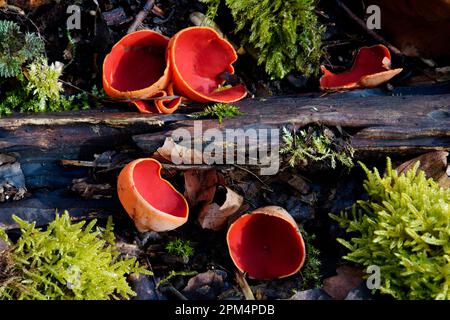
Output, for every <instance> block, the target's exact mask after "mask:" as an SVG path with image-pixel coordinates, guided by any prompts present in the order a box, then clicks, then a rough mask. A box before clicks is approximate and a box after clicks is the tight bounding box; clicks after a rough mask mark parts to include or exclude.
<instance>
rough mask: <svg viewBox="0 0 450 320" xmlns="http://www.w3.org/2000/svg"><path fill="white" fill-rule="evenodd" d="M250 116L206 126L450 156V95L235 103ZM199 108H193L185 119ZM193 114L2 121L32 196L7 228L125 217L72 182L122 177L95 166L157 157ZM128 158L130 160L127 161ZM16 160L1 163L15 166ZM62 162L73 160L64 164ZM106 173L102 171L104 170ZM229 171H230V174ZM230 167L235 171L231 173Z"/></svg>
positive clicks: (6, 213) (3, 212)
mask: <svg viewBox="0 0 450 320" xmlns="http://www.w3.org/2000/svg"><path fill="white" fill-rule="evenodd" d="M236 105H238V106H239V107H240V109H241V111H242V112H243V113H244V115H243V116H240V117H236V118H232V119H224V121H223V123H222V124H220V125H219V124H218V121H217V119H209V120H202V122H201V124H202V131H203V132H204V131H205V130H207V129H210V128H217V129H219V130H225V129H243V130H246V129H250V128H253V129H258V128H266V129H270V128H277V129H279V128H281V127H284V126H291V127H295V128H300V127H303V126H306V125H308V124H313V123H321V124H324V125H327V126H331V127H339V128H342V130H343V131H345V132H347V133H349V134H350V135H351V137H352V139H351V140H352V145H353V147H354V148H355V150H356V155H357V156H362V155H365V154H366V153H368V154H372V155H373V154H375V155H377V154H389V153H394V154H397V153H399V154H416V153H423V152H424V151H428V150H430V151H432V150H433V151H434V150H444V151H449V150H450V94H440V95H429V96H368V97H353V96H351V95H350V96H349V95H341V94H335V95H329V96H325V97H321V98H310V97H301V96H291V97H273V98H267V99H246V100H244V101H241V102H239V103H236ZM190 110H193V111H195V110H196V109H195V108H194V107H189V108H187V109H184V110H180V111H181V112H186V111H190ZM193 124H194V120H193V119H192V118H191V117H189V115H187V114H183V113H177V114H172V115H143V114H139V113H136V112H121V111H118V110H103V111H99V110H91V111H80V112H67V113H54V114H52V113H48V114H29V115H26V114H20V115H14V116H11V117H3V118H0V154H9V155H11V154H13V155H14V157H16V158H17V161H18V162H19V163H20V167H21V169H22V172H23V175H24V177H25V185H26V189H27V190H28V192H29V193H30V196H27V197H25V198H24V199H22V200H20V201H7V202H5V203H1V204H0V225H3V226H6V227H7V228H9V229H11V228H15V227H16V225H15V224H14V221H13V220H12V218H11V216H12V215H14V214H17V215H19V216H21V217H23V218H25V219H27V220H36V221H38V224H40V225H42V224H45V223H47V222H48V221H51V219H53V217H54V214H55V210H56V209H58V210H59V211H60V212H61V211H62V210H65V209H68V210H69V211H70V213H71V214H72V215H73V216H74V217H79V218H80V219H81V218H83V217H99V216H100V217H101V216H105V215H110V214H114V213H117V212H118V211H119V212H120V208H121V206H120V203H119V202H118V201H117V199H115V197H113V198H112V199H100V200H93V199H83V198H81V196H80V195H77V194H76V193H75V192H73V191H71V190H70V188H71V186H72V181H73V180H74V179H81V178H85V177H86V176H88V173H89V172H90V171H92V170H118V169H120V167H119V166H117V167H115V166H113V167H112V168H111V167H108V165H106V166H105V165H103V164H101V165H98V162H96V165H94V164H93V163H94V162H93V161H95V159H96V156H95V155H99V154H102V153H103V152H105V151H115V152H117V153H119V154H121V155H122V154H128V152H130V157H131V158H133V157H139V156H151V155H152V154H153V153H154V151H156V150H157V149H158V148H159V147H161V146H162V145H163V143H164V141H165V139H166V137H170V136H171V134H172V133H173V132H174V130H176V129H177V128H184V129H187V130H188V131H191V132H192V131H193ZM125 157H126V156H125ZM8 159H10V158H9V157H6V158H5V157H3V158H2V159H0V160H1V161H0V162H2V163H8V162H10V160H11V159H10V160H8ZM62 160H70V161H69V162H64V161H63V163H64V165H62V164H61V161H62ZM102 166H103V169H102V168H99V167H102ZM211 168H215V169H218V168H222V167H220V166H219V167H218V166H208V165H205V164H194V165H184V166H178V165H172V164H170V165H167V168H166V169H184V170H190V169H198V170H210V169H211ZM224 168H225V167H224ZM227 168H230V166H228V167H227Z"/></svg>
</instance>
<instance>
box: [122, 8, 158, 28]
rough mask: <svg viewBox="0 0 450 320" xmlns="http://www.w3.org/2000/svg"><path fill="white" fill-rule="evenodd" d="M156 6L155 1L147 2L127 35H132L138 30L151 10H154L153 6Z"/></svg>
mask: <svg viewBox="0 0 450 320" xmlns="http://www.w3.org/2000/svg"><path fill="white" fill-rule="evenodd" d="M154 4H155V0H147V2H146V3H145V5H144V8H143V9H142V10H141V11H140V12H139V13H138V14H137V16H136V19H135V20H134V22H133V23H132V24H131V26H130V27H129V28H128V31H127V33H131V32H134V31H136V30H137V28H138V27H139V26H140V25H141V24H142V22H143V21H144V20H145V18H146V17H147V16H148V13H149V12H150V10H152V8H153V5H154Z"/></svg>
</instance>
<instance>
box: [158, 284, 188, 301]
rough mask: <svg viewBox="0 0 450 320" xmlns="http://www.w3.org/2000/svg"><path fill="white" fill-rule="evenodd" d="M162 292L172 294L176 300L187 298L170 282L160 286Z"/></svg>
mask: <svg viewBox="0 0 450 320" xmlns="http://www.w3.org/2000/svg"><path fill="white" fill-rule="evenodd" d="M161 289H162V291H163V292H164V293H166V292H169V293H171V294H173V295H174V296H175V297H176V298H177V299H178V300H188V298H186V296H184V295H183V294H182V293H181V292H180V291H178V290H177V289H175V288H174V286H172V285H171V284H168V285H166V286H164V287H163V288H161Z"/></svg>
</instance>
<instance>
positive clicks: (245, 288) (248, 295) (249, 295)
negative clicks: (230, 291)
mask: <svg viewBox="0 0 450 320" xmlns="http://www.w3.org/2000/svg"><path fill="white" fill-rule="evenodd" d="M236 281H237V283H238V285H239V287H241V290H242V293H243V294H244V297H245V299H247V300H255V296H254V295H253V292H252V289H251V288H250V286H249V285H248V283H247V280H245V277H244V275H243V274H242V273H241V272H240V271H239V270H238V271H236Z"/></svg>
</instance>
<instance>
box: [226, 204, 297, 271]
mask: <svg viewBox="0 0 450 320" xmlns="http://www.w3.org/2000/svg"><path fill="white" fill-rule="evenodd" d="M227 243H228V250H229V252H230V256H231V259H232V260H233V262H234V264H235V265H236V267H237V268H238V269H239V270H240V271H241V272H246V273H247V274H248V276H249V277H250V278H253V279H258V280H270V279H278V278H284V277H288V276H290V275H293V274H295V273H297V272H298V271H299V270H300V268H301V267H302V266H303V263H304V261H305V243H304V241H303V238H302V236H301V234H300V231H299V229H298V227H297V224H296V223H295V221H294V219H293V218H292V216H291V215H290V214H289V213H288V212H287V211H286V210H284V209H283V208H281V207H276V206H269V207H264V208H259V209H256V210H255V211H253V212H252V213H251V214H245V215H242V216H241V217H240V218H239V219H237V220H236V221H235V222H234V223H233V224H232V225H231V226H230V228H229V230H228V233H227Z"/></svg>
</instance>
